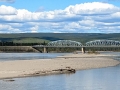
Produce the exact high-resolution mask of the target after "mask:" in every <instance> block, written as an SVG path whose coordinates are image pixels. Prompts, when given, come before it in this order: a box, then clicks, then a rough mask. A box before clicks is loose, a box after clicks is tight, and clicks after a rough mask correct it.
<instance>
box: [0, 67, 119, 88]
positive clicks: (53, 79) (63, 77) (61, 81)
mask: <svg viewBox="0 0 120 90" xmlns="http://www.w3.org/2000/svg"><path fill="white" fill-rule="evenodd" d="M0 90H120V65H118V66H115V67H108V68H100V69H91V70H82V71H77V72H76V73H75V74H60V75H49V76H38V77H27V78H15V81H13V82H7V81H3V80H0Z"/></svg>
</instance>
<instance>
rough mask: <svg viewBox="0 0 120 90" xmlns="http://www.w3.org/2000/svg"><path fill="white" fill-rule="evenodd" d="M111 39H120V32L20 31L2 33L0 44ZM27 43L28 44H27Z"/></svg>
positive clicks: (83, 41)
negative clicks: (16, 32)
mask: <svg viewBox="0 0 120 90" xmlns="http://www.w3.org/2000/svg"><path fill="white" fill-rule="evenodd" d="M98 39H109V40H118V41H120V33H111V34H101V33H18V34H0V45H5V44H6V45H7V44H8V43H11V44H14V43H15V45H22V44H23V45H33V44H45V43H48V42H50V41H56V40H74V41H79V42H82V43H85V42H88V41H91V40H98ZM26 43H27V44H26Z"/></svg>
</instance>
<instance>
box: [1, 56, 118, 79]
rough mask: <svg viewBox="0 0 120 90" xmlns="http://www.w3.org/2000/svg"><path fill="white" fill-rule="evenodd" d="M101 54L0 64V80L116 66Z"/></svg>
mask: <svg viewBox="0 0 120 90" xmlns="http://www.w3.org/2000/svg"><path fill="white" fill-rule="evenodd" d="M103 56H106V55H102V54H97V55H96V54H69V55H66V56H60V57H57V58H54V59H41V60H17V61H1V62H0V79H5V78H15V77H27V76H39V75H48V74H60V73H68V71H63V70H69V69H73V70H84V69H92V68H103V67H109V66H115V65H118V64H119V63H120V62H119V61H116V60H113V59H111V58H107V57H103Z"/></svg>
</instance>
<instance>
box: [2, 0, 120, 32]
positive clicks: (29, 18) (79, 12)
mask: <svg viewBox="0 0 120 90" xmlns="http://www.w3.org/2000/svg"><path fill="white" fill-rule="evenodd" d="M0 11H1V12H0V23H2V26H1V29H0V32H2V31H3V30H4V32H5V30H6V32H8V30H9V32H10V30H11V32H14V31H15V32H96V31H99V32H104V33H105V32H109V33H110V32H120V27H119V26H120V24H118V23H119V22H120V7H116V6H114V5H112V4H108V3H101V2H91V3H82V4H76V5H70V6H68V7H66V8H65V9H64V10H54V11H40V12H30V11H28V10H26V9H15V8H13V7H11V6H4V5H2V6H0ZM6 26H7V27H8V28H5V27H6ZM7 29H8V30H7Z"/></svg>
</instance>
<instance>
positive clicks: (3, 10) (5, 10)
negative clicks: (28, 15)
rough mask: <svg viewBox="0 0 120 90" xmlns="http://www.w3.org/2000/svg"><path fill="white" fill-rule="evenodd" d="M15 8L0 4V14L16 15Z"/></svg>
mask: <svg viewBox="0 0 120 90" xmlns="http://www.w3.org/2000/svg"><path fill="white" fill-rule="evenodd" d="M16 14H17V10H16V9H15V8H13V7H11V6H5V5H1V6H0V15H16Z"/></svg>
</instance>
